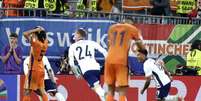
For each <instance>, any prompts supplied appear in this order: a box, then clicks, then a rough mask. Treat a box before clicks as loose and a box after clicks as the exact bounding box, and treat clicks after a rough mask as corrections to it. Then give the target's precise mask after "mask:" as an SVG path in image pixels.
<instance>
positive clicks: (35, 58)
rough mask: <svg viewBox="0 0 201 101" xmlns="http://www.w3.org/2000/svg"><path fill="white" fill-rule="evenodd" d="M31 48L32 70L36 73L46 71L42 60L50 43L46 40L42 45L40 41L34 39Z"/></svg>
mask: <svg viewBox="0 0 201 101" xmlns="http://www.w3.org/2000/svg"><path fill="white" fill-rule="evenodd" d="M31 47H32V49H31V58H30V59H31V60H30V65H31V69H32V70H36V71H44V64H43V61H42V58H43V56H44V55H45V53H46V51H47V48H48V41H47V40H45V41H44V43H42V42H40V41H39V40H34V39H33V40H32V42H31Z"/></svg>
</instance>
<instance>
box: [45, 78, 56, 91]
mask: <svg viewBox="0 0 201 101" xmlns="http://www.w3.org/2000/svg"><path fill="white" fill-rule="evenodd" d="M45 91H46V92H54V91H57V86H56V84H55V83H53V82H52V80H51V79H47V80H45Z"/></svg>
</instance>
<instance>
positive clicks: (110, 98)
mask: <svg viewBox="0 0 201 101" xmlns="http://www.w3.org/2000/svg"><path fill="white" fill-rule="evenodd" d="M106 101H114V98H113V96H112V95H107V96H106Z"/></svg>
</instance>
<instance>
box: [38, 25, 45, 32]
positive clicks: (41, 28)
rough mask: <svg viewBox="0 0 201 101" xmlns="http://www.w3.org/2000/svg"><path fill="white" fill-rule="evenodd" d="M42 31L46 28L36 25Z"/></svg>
mask: <svg viewBox="0 0 201 101" xmlns="http://www.w3.org/2000/svg"><path fill="white" fill-rule="evenodd" d="M36 27H37V28H38V29H39V30H40V31H44V30H45V29H44V28H43V27H42V26H36Z"/></svg>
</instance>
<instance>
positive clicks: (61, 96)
mask: <svg viewBox="0 0 201 101" xmlns="http://www.w3.org/2000/svg"><path fill="white" fill-rule="evenodd" d="M55 97H56V98H57V100H58V101H65V98H64V97H63V95H62V94H61V93H59V92H58V91H57V92H56V94H55Z"/></svg>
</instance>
